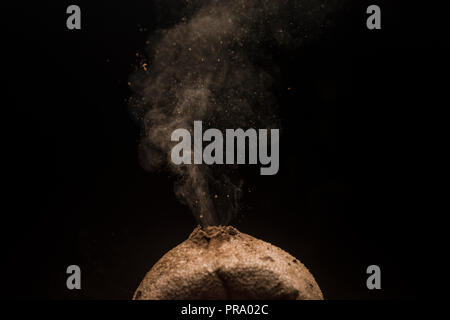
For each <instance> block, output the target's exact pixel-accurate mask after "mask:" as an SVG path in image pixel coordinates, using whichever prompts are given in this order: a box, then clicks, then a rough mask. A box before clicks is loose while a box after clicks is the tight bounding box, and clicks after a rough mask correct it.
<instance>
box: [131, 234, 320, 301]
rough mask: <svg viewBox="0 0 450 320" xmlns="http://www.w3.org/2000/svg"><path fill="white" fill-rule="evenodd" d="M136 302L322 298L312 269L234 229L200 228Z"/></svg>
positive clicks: (158, 268) (160, 266)
mask: <svg viewBox="0 0 450 320" xmlns="http://www.w3.org/2000/svg"><path fill="white" fill-rule="evenodd" d="M133 299H134V300H180V299H186V300H191V299H194V300H197V299H198V300H204V299H217V300H221V299H231V300H233V299H293V300H295V299H297V300H322V299H323V296H322V292H321V291H320V288H319V286H318V285H317V283H316V281H315V280H314V277H313V276H312V275H311V273H310V272H309V271H308V269H307V268H306V267H305V266H304V265H303V264H302V263H301V262H300V261H298V260H297V259H296V258H294V257H293V256H291V255H290V254H288V253H287V252H285V251H283V250H281V249H280V248H278V247H275V246H273V245H271V244H270V243H267V242H264V241H262V240H259V239H256V238H254V237H252V236H249V235H248V234H245V233H241V232H239V231H238V230H236V229H235V228H233V227H231V226H218V227H206V228H200V227H197V228H196V229H195V230H194V231H193V232H192V234H191V235H190V236H189V238H188V239H187V240H186V241H184V242H183V243H181V244H180V245H178V246H176V247H175V248H173V249H172V250H170V251H169V252H168V253H167V254H165V255H164V256H163V257H162V258H161V259H160V260H159V261H158V262H157V263H156V264H155V265H154V266H153V268H152V269H151V270H150V271H149V272H148V273H147V274H146V276H145V277H144V279H143V280H142V282H141V284H140V285H139V287H138V288H137V290H136V292H135V294H134V296H133Z"/></svg>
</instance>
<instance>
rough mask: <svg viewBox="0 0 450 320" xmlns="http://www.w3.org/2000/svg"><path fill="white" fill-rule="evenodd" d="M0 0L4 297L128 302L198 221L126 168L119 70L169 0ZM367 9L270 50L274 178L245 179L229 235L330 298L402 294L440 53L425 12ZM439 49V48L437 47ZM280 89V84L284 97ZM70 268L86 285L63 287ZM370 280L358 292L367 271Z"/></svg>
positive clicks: (132, 157)
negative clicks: (78, 26) (377, 276)
mask: <svg viewBox="0 0 450 320" xmlns="http://www.w3.org/2000/svg"><path fill="white" fill-rule="evenodd" d="M75 3H77V4H79V5H80V6H81V9H82V30H81V31H69V30H67V29H66V27H65V20H66V14H65V9H66V7H67V6H68V5H69V4H72V3H69V2H67V1H59V3H58V4H48V3H45V4H44V3H39V4H36V3H34V4H26V3H19V4H14V5H11V4H8V5H6V4H4V5H2V6H3V9H2V12H3V14H2V30H3V31H4V32H5V31H6V33H5V36H4V37H3V38H2V42H3V45H2V51H3V53H4V54H5V58H4V59H3V63H4V66H3V71H2V73H3V75H4V76H5V80H6V82H5V84H4V85H3V86H2V88H3V91H4V92H3V95H2V111H3V112H4V116H3V117H2V120H3V121H2V123H3V125H2V128H3V130H2V131H4V134H3V137H4V141H5V143H4V145H3V148H2V149H3V150H2V151H3V152H2V158H3V160H4V161H6V164H5V165H4V166H3V170H4V174H3V176H4V179H3V186H4V190H5V191H4V192H3V196H4V197H5V200H4V201H3V209H2V220H3V223H2V227H3V228H2V245H3V247H4V249H3V252H2V256H3V259H2V260H4V261H3V262H2V268H4V269H5V270H4V272H3V273H2V276H3V277H2V295H4V296H6V297H9V298H58V299H59V298H61V299H66V298H68V299H70V298H82V299H93V298H100V299H116V298H119V299H128V298H130V297H131V296H132V294H133V292H134V290H135V288H136V287H137V286H138V284H139V282H140V280H141V279H142V278H143V276H144V275H145V273H146V272H147V271H148V269H149V268H150V267H151V266H152V265H153V264H154V263H155V262H156V261H157V260H158V259H159V258H160V257H161V256H162V255H163V254H164V253H165V252H167V251H168V250H169V249H171V248H172V247H174V246H175V245H177V244H178V243H180V242H181V241H183V240H184V239H185V238H186V237H187V236H188V235H189V233H190V232H191V231H192V229H193V228H194V227H195V220H194V218H193V216H192V215H191V213H190V212H189V210H188V208H187V207H185V206H184V205H182V204H180V203H179V202H178V201H177V200H176V198H175V196H174V193H173V177H171V176H170V175H169V174H168V173H167V172H164V171H160V172H154V173H148V172H145V171H144V170H143V169H142V168H141V166H140V164H139V161H138V153H137V146H138V140H139V127H138V125H137V124H136V123H135V122H134V121H133V120H132V118H131V116H130V115H129V111H128V106H127V99H128V98H129V96H130V94H131V92H130V90H129V88H128V86H127V82H128V77H129V75H130V73H131V72H132V71H133V70H134V68H135V65H136V63H137V61H138V60H137V58H136V53H137V52H142V51H143V49H144V45H145V40H146V39H147V38H148V35H149V34H150V33H151V31H152V30H155V29H156V28H158V27H167V26H170V25H173V24H174V23H176V18H173V17H174V15H173V14H172V13H171V12H173V11H171V10H173V9H178V7H179V6H180V5H179V4H176V2H174V1H170V2H169V1H160V2H152V1H141V2H139V3H132V2H129V1H123V2H122V3H114V4H112V3H111V1H97V2H96V3H95V4H93V3H80V2H75ZM373 3H376V4H379V5H380V6H381V8H382V28H383V29H382V30H380V31H368V30H367V29H366V28H365V19H366V16H367V15H366V14H365V8H366V7H367V5H368V4H369V3H367V2H365V1H353V2H352V1H348V2H346V3H345V4H343V5H342V6H341V7H339V8H338V10H337V11H338V14H337V19H336V24H335V25H334V27H333V28H331V29H330V30H328V31H327V32H326V34H324V35H323V36H322V37H321V38H320V39H317V40H314V41H312V42H311V43H310V44H309V45H308V46H306V47H303V48H301V49H299V50H298V51H295V52H290V53H285V52H277V53H274V55H275V56H276V58H275V59H276V61H278V63H279V64H280V67H281V71H282V73H281V75H282V77H281V79H280V87H281V88H286V90H284V91H283V90H280V92H278V93H277V97H278V99H279V102H280V103H279V104H280V115H281V119H282V124H283V135H282V137H281V154H280V161H281V168H280V171H279V173H278V174H277V175H276V176H270V177H267V176H259V175H258V168H257V167H245V168H241V170H242V174H243V175H244V177H245V185H244V190H245V196H244V202H243V208H242V210H241V213H240V215H239V216H238V217H237V218H236V219H235V220H233V221H232V224H233V225H234V226H236V227H237V228H239V229H240V230H241V231H243V232H246V233H249V234H251V235H253V236H255V237H258V238H260V239H263V240H266V241H269V242H271V243H273V244H275V245H277V246H279V247H281V248H282V249H284V250H286V251H288V252H289V253H291V254H292V255H294V256H296V257H298V258H299V259H300V260H301V261H302V262H303V263H304V264H305V265H306V266H307V267H308V268H309V269H310V270H311V271H312V273H313V275H314V276H315V277H316V280H317V282H318V283H319V285H320V287H321V289H322V291H323V293H324V295H325V297H326V298H329V299H346V298H352V299H353V298H355V299H358V298H364V299H366V298H369V299H371V298H412V297H418V296H419V290H418V289H417V281H416V278H415V277H414V275H415V272H416V271H417V268H420V263H419V262H418V261H420V257H421V256H422V255H423V253H424V251H425V250H426V248H425V247H424V245H423V244H422V241H421V236H422V232H423V230H422V228H421V221H420V219H419V218H420V216H419V211H420V210H421V209H420V199H421V196H422V188H423V186H421V185H420V183H419V181H418V179H419V173H418V170H419V169H420V162H419V161H418V160H417V159H418V156H419V154H420V151H419V149H418V144H419V143H420V140H421V137H422V136H421V132H422V131H423V130H425V129H424V125H425V119H424V118H423V117H422V113H423V112H424V111H425V110H426V106H427V105H429V104H431V103H434V102H433V100H432V97H430V96H429V94H428V92H429V89H432V90H436V91H438V90H440V89H439V87H438V86H436V84H435V83H434V81H433V80H435V79H436V77H435V75H436V74H438V73H439V70H440V69H439V67H440V65H439V63H440V61H441V60H443V57H444V56H445V55H448V47H445V45H446V43H444V39H445V38H444V37H443V35H442V34H441V29H440V22H441V21H442V20H440V19H439V17H438V16H439V15H438V13H439V10H438V9H436V8H430V7H425V5H421V4H416V5H412V4H405V3H403V4H401V3H400V2H398V3H397V2H396V3H397V4H398V6H396V7H394V6H393V5H392V4H389V3H387V2H383V1H373ZM438 48H439V49H438ZM288 87H289V88H291V90H287V88H288ZM70 264H77V265H79V266H80V267H81V270H82V290H80V291H76V290H74V291H69V290H67V289H66V287H65V279H66V274H65V270H66V268H67V266H68V265H70ZM371 264H377V265H379V266H380V267H381V270H382V290H379V291H376V290H374V291H369V290H367V288H366V285H365V281H366V278H367V275H366V274H365V270H366V268H367V266H368V265H371Z"/></svg>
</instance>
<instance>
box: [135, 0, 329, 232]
mask: <svg viewBox="0 0 450 320" xmlns="http://www.w3.org/2000/svg"><path fill="white" fill-rule="evenodd" d="M331 2H332V1H319V0H304V1H300V0H299V1H288V0H226V1H225V0H209V1H207V0H203V1H200V0H197V1H187V0H186V1H185V3H184V4H183V13H185V14H181V16H180V19H179V21H177V23H175V24H174V25H173V26H171V27H169V28H167V29H163V30H159V31H157V32H156V34H153V35H152V36H151V38H150V40H149V44H148V48H147V53H146V54H147V58H148V64H146V65H145V68H144V69H140V70H137V71H136V72H134V73H133V75H132V76H131V79H130V83H131V88H132V90H133V92H134V93H133V96H132V98H131V99H130V108H131V111H132V114H133V115H134V116H135V117H136V119H138V121H139V123H140V124H141V127H142V137H141V142H140V152H141V162H142V165H143V166H144V167H145V168H146V169H148V170H155V169H158V168H165V169H169V170H170V171H172V172H173V173H174V174H175V175H176V177H177V182H176V183H175V193H176V195H177V197H178V199H179V200H180V201H182V202H183V203H185V204H186V205H188V206H189V208H190V209H191V211H192V212H193V214H194V216H195V217H196V219H197V222H198V223H199V224H201V225H202V226H208V225H226V224H228V223H229V222H230V219H231V218H232V217H233V216H235V214H236V213H237V211H238V209H239V199H240V197H241V194H242V180H241V179H239V176H238V175H237V174H236V170H235V168H234V167H232V166H229V165H205V164H202V165H175V164H173V163H172V162H171V160H170V152H171V148H172V147H173V145H174V143H173V142H172V141H171V139H170V137H171V133H172V132H173V131H174V130H176V129H178V128H185V129H188V130H192V128H193V123H194V121H196V120H201V121H203V124H204V125H207V126H209V127H213V128H219V129H225V128H243V129H244V130H245V129H246V128H249V127H252V128H267V129H269V128H278V126H279V118H278V116H277V110H278V106H277V100H276V95H275V94H274V90H275V89H274V88H275V87H276V85H277V84H276V81H275V79H276V78H277V76H278V69H277V67H276V64H274V63H273V61H272V54H273V52H275V51H276V50H281V49H283V48H297V47H299V46H301V45H302V44H303V43H304V42H305V41H308V39H311V38H314V37H316V36H317V35H318V34H320V33H321V31H322V30H323V29H324V28H325V26H326V25H327V21H328V19H327V17H328V13H329V11H330V8H332V7H334V2H333V5H332V4H331ZM281 161H282V160H281Z"/></svg>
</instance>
